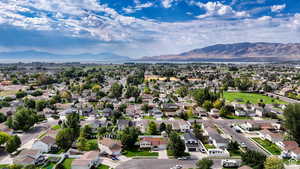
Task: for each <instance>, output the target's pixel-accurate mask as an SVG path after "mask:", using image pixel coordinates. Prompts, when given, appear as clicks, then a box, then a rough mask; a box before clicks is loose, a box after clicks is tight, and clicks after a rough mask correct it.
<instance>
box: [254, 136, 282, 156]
mask: <svg viewBox="0 0 300 169" xmlns="http://www.w3.org/2000/svg"><path fill="white" fill-rule="evenodd" d="M252 139H253V140H254V141H255V142H256V143H258V144H259V145H261V146H262V147H264V148H265V149H266V150H268V151H269V152H270V153H271V154H273V155H280V154H281V149H280V148H279V147H278V146H277V145H276V144H274V143H272V142H270V141H269V140H263V139H261V138H252Z"/></svg>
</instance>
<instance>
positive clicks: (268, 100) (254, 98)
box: [224, 92, 287, 104]
mask: <svg viewBox="0 0 300 169" xmlns="http://www.w3.org/2000/svg"><path fill="white" fill-rule="evenodd" d="M224 98H225V100H227V101H230V102H233V101H236V100H237V99H241V100H243V101H242V102H240V103H242V104H245V103H246V102H247V101H250V102H251V103H253V104H257V103H259V102H260V100H263V102H264V103H265V104H272V103H279V104H287V102H284V101H282V100H278V99H276V98H272V97H269V96H265V95H262V94H257V93H242V92H224ZM272 100H274V102H272Z"/></svg>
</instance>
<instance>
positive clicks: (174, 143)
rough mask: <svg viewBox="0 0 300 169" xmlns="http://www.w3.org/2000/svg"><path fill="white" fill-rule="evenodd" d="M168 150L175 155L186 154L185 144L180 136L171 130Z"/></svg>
mask: <svg viewBox="0 0 300 169" xmlns="http://www.w3.org/2000/svg"><path fill="white" fill-rule="evenodd" d="M168 150H169V151H170V152H171V153H172V155H174V156H175V157H181V156H183V155H184V150H185V145H184V142H183V141H182V140H181V138H180V136H179V135H178V134H177V133H176V132H171V134H170V136H169V143H168Z"/></svg>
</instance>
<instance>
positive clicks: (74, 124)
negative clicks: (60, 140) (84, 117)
mask: <svg viewBox="0 0 300 169" xmlns="http://www.w3.org/2000/svg"><path fill="white" fill-rule="evenodd" d="M63 127H64V128H69V129H71V130H72V136H73V139H75V138H76V137H78V136H79V133H80V117H79V114H78V113H76V112H73V113H71V114H69V115H68V116H67V120H66V121H65V122H64V123H63Z"/></svg>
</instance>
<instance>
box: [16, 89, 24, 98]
mask: <svg viewBox="0 0 300 169" xmlns="http://www.w3.org/2000/svg"><path fill="white" fill-rule="evenodd" d="M25 96H27V93H26V92H25V91H22V90H19V91H18V92H17V93H16V98H18V99H20V98H23V97H25Z"/></svg>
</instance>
